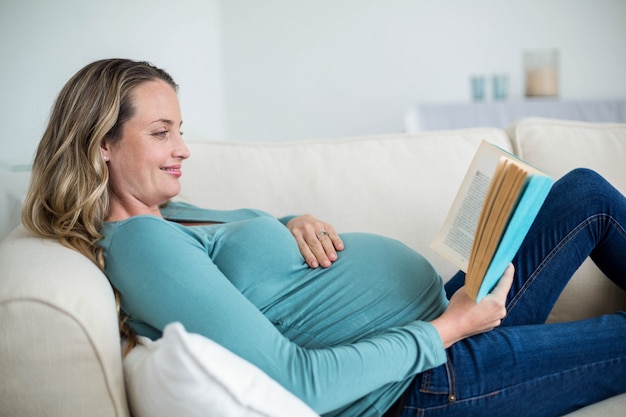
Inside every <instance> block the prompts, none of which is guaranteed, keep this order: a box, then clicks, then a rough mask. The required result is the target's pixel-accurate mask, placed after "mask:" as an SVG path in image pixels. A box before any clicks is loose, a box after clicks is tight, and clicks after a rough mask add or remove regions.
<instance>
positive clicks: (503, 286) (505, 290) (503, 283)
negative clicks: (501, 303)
mask: <svg viewBox="0 0 626 417" xmlns="http://www.w3.org/2000/svg"><path fill="white" fill-rule="evenodd" d="M514 274H515V267H514V266H513V264H509V266H508V267H507V268H506V270H505V271H504V274H502V277H501V278H500V280H499V281H498V283H497V284H496V286H495V288H494V289H493V291H491V294H492V295H494V296H495V297H496V298H498V299H502V300H506V297H507V295H508V294H509V290H510V289H511V285H513V275H514Z"/></svg>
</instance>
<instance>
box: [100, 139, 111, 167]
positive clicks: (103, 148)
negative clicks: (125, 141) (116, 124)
mask: <svg viewBox="0 0 626 417" xmlns="http://www.w3.org/2000/svg"><path fill="white" fill-rule="evenodd" d="M100 152H102V159H104V162H109V160H110V159H111V157H110V155H109V146H108V143H107V142H106V141H104V140H103V141H102V143H101V144H100Z"/></svg>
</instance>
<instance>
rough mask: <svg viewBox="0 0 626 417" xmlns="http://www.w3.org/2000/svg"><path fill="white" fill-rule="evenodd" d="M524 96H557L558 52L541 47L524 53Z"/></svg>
mask: <svg viewBox="0 0 626 417" xmlns="http://www.w3.org/2000/svg"><path fill="white" fill-rule="evenodd" d="M524 71H525V74H526V97H557V96H558V95H559V53H558V51H557V50H555V49H542V50H535V51H527V52H525V53H524Z"/></svg>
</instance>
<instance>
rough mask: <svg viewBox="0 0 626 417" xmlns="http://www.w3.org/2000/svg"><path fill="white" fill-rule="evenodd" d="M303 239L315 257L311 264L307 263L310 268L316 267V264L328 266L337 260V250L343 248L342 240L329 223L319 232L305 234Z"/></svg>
mask: <svg viewBox="0 0 626 417" xmlns="http://www.w3.org/2000/svg"><path fill="white" fill-rule="evenodd" d="M304 239H305V241H306V242H307V246H308V249H309V250H310V252H311V253H312V254H313V257H314V258H315V260H314V261H313V265H312V264H311V263H309V266H311V267H312V268H316V267H317V266H318V265H319V266H322V267H323V268H328V267H329V266H330V265H331V264H332V263H333V262H335V261H336V260H337V258H338V256H337V251H338V250H342V249H343V241H342V240H341V238H340V237H339V235H338V234H337V233H336V232H335V230H334V229H333V228H332V226H330V225H325V228H324V229H322V230H321V231H320V232H319V233H316V234H314V235H306V236H305V238H304ZM305 259H306V258H305ZM307 263H308V262H307ZM315 264H317V265H315ZM314 265H315V266H314Z"/></svg>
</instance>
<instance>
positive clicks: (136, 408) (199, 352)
mask: <svg viewBox="0 0 626 417" xmlns="http://www.w3.org/2000/svg"><path fill="white" fill-rule="evenodd" d="M124 375H125V379H126V389H127V392H128V399H129V403H130V408H131V412H132V413H133V415H134V416H135V417H160V416H163V417H172V416H177V417H199V416H204V417H213V416H214V417H293V416H301V417H317V414H315V413H314V412H313V411H312V410H311V409H310V408H309V407H307V406H306V405H305V404H304V403H303V402H302V401H301V400H300V399H298V398H297V397H295V396H294V395H292V394H291V393H289V392H288V391H287V390H286V389H284V388H283V387H282V386H281V385H279V384H278V383H277V382H275V381H274V380H272V379H271V378H270V377H269V376H267V375H266V374H265V373H263V372H262V371H261V370H260V369H258V368H257V367H255V366H254V365H252V364H251V363H249V362H247V361H245V360H244V359H242V358H240V357H238V356H236V355H235V354H234V353H232V352H230V351H228V350H227V349H225V348H223V347H222V346H220V345H218V344H217V343H215V342H213V341H212V340H209V339H207V338H205V337H203V336H201V335H198V334H192V333H187V332H186V331H185V328H184V327H183V325H182V324H181V323H172V324H170V325H168V326H167V327H166V328H165V330H164V332H163V337H162V338H161V339H159V340H156V341H151V340H150V339H147V338H145V337H140V338H139V345H137V346H136V347H135V348H134V349H133V350H132V351H131V352H130V353H129V354H128V355H127V356H126V357H125V358H124Z"/></svg>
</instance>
